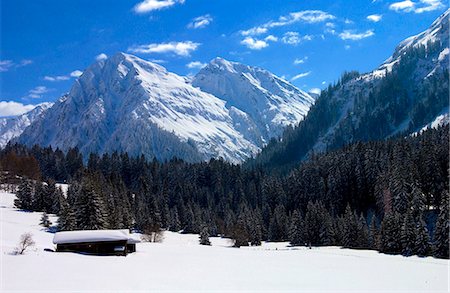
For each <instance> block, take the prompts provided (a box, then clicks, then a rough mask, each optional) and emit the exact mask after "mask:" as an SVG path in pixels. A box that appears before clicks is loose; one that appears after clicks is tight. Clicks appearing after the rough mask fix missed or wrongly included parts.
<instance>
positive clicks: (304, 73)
mask: <svg viewBox="0 0 450 293" xmlns="http://www.w3.org/2000/svg"><path fill="white" fill-rule="evenodd" d="M310 74H311V71H308V72H303V73H300V74H297V75H295V76H294V77H293V78H291V81H296V80H297V79H300V78H303V77H307V76H308V75H310Z"/></svg>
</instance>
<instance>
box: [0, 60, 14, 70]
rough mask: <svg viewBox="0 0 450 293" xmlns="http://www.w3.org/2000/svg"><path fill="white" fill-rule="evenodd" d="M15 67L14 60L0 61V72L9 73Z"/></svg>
mask: <svg viewBox="0 0 450 293" xmlns="http://www.w3.org/2000/svg"><path fill="white" fill-rule="evenodd" d="M13 66H14V62H12V60H0V72H5V71H8V70H9V69H10V68H11V67H13Z"/></svg>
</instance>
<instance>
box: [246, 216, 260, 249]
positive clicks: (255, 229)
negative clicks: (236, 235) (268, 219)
mask: <svg viewBox="0 0 450 293" xmlns="http://www.w3.org/2000/svg"><path fill="white" fill-rule="evenodd" d="M261 227H262V218H261V214H260V213H259V211H253V212H252V213H251V220H250V227H249V230H250V245H251V246H259V245H261V241H262V228H261Z"/></svg>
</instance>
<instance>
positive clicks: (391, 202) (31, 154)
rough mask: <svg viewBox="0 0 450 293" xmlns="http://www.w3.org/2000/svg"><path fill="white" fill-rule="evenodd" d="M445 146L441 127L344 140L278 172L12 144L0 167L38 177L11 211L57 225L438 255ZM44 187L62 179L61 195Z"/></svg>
mask: <svg viewBox="0 0 450 293" xmlns="http://www.w3.org/2000/svg"><path fill="white" fill-rule="evenodd" d="M448 141H449V127H448V126H445V127H440V128H438V129H429V130H427V131H425V132H423V133H421V134H418V135H414V136H408V137H402V138H396V139H390V140H387V141H377V142H367V143H355V144H351V145H347V146H345V147H344V148H342V149H340V150H336V151H332V152H327V153H323V154H317V155H313V156H312V157H311V158H310V159H309V160H308V161H305V162H303V163H301V164H299V165H298V166H297V167H296V168H295V169H294V170H292V171H291V172H290V173H289V174H287V175H285V176H277V175H273V174H270V173H267V172H266V171H263V170H262V169H260V168H258V167H254V168H251V169H250V168H244V167H242V166H240V165H233V164H230V163H227V162H225V161H223V160H221V159H211V160H210V161H209V162H202V163H195V164H192V163H186V162H183V161H181V160H178V159H173V160H170V161H167V162H158V161H156V160H153V161H149V160H146V159H145V158H144V157H143V156H140V157H130V156H128V154H126V153H117V152H114V153H112V154H104V155H102V156H99V155H96V154H91V155H90V156H89V158H88V159H87V160H86V161H84V160H83V157H82V156H81V155H80V153H79V152H78V150H77V149H76V148H75V149H71V150H69V152H68V153H67V154H64V153H62V152H60V151H59V150H52V149H51V148H41V147H38V146H35V147H33V148H31V149H28V148H26V147H24V146H22V145H17V144H15V145H8V146H7V147H6V148H5V149H4V150H2V151H1V152H0V162H2V168H3V170H4V171H9V172H12V171H11V170H7V169H6V168H5V167H3V166H7V164H6V165H5V164H4V163H5V162H7V161H8V158H11V157H18V158H31V159H33V160H36V161H37V163H38V166H39V174H40V175H39V176H40V179H39V180H24V181H23V182H22V183H21V184H20V186H19V188H18V191H17V197H18V201H17V206H18V207H19V208H23V209H28V210H35V211H45V212H47V213H56V214H57V215H58V216H59V222H58V227H59V229H60V230H75V229H106V228H111V229H115V228H121V229H123V228H130V229H135V230H139V231H143V232H146V233H150V232H155V231H160V230H161V229H167V230H171V231H182V232H184V233H202V234H203V235H213V236H215V235H221V236H224V237H231V238H233V239H234V240H235V246H247V245H260V244H261V241H290V242H291V244H292V245H308V246H309V245H310V246H320V245H338V246H343V247H350V248H370V249H377V250H379V251H381V252H385V253H392V254H403V255H421V256H425V255H434V256H436V257H445V258H448V238H449V237H448V229H449V220H448V192H447V191H448V188H449V184H448V175H449V174H448V171H449V169H448V163H449V154H448V148H449V143H448ZM83 162H85V163H83ZM17 175H22V174H17ZM22 176H23V175H22ZM33 179H34V178H33ZM41 181H45V182H47V183H46V184H42V183H41ZM55 181H58V182H64V181H65V182H67V183H69V184H70V186H69V189H68V191H67V196H63V195H62V192H61V191H60V190H59V189H58V188H56V187H55Z"/></svg>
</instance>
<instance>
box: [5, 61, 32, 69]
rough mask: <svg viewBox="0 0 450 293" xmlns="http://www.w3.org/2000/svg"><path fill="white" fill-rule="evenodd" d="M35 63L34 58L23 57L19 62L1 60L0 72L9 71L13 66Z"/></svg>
mask: <svg viewBox="0 0 450 293" xmlns="http://www.w3.org/2000/svg"><path fill="white" fill-rule="evenodd" d="M32 63H33V60H29V59H22V60H20V62H19V63H15V62H13V61H12V60H0V72H6V71H9V70H10V69H12V68H19V67H24V66H27V65H30V64H32Z"/></svg>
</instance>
